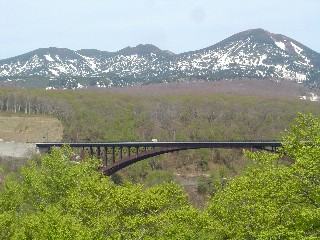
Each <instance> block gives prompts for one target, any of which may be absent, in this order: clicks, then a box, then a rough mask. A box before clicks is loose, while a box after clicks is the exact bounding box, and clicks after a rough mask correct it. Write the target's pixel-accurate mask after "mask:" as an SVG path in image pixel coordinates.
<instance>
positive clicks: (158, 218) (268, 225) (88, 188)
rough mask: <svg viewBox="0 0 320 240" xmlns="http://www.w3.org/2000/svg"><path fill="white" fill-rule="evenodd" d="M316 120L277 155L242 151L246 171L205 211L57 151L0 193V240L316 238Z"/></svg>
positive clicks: (291, 135) (174, 189)
mask: <svg viewBox="0 0 320 240" xmlns="http://www.w3.org/2000/svg"><path fill="white" fill-rule="evenodd" d="M319 146H320V119H317V118H313V117H312V116H311V115H300V116H299V118H298V119H297V125H294V126H292V128H291V131H290V132H288V133H287V135H286V137H284V141H283V153H286V155H287V157H286V158H287V159H288V157H289V158H290V160H293V163H291V164H289V162H288V161H284V160H283V156H282V155H283V154H274V153H267V152H255V153H251V152H246V154H247V156H248V157H250V158H251V159H252V164H251V165H250V167H249V168H248V169H247V170H246V171H245V172H244V173H242V174H241V175H239V176H238V177H236V178H234V179H232V180H228V181H227V182H226V184H225V185H224V186H223V187H222V188H220V189H218V190H217V192H216V193H215V195H214V196H213V197H212V199H211V200H210V202H209V204H208V206H207V207H206V209H205V210H204V211H200V210H198V209H195V208H194V207H192V206H191V205H190V204H189V203H188V201H187V200H186V196H185V194H184V193H183V191H182V189H181V187H179V186H178V185H176V184H174V183H164V184H162V185H156V186H154V187H151V188H147V189H144V188H143V187H142V186H141V185H136V184H130V183H125V184H122V185H116V184H114V183H113V182H112V181H111V180H110V178H108V177H104V176H103V175H101V174H100V173H98V172H97V171H96V169H97V167H98V165H99V163H98V162H97V161H96V160H94V159H86V160H85V161H83V162H81V163H79V164H78V163H75V162H72V161H70V159H72V153H71V150H70V149H68V148H63V149H59V150H55V151H53V152H52V153H51V154H50V155H46V156H44V157H43V158H42V160H41V164H40V163H38V162H36V161H31V162H30V164H29V166H28V167H24V168H23V169H22V173H21V178H20V179H16V178H13V177H10V176H7V177H6V179H5V181H4V184H3V186H2V188H1V190H0V194H1V195H0V238H1V239H319V236H320V210H319V207H320V158H319V156H320V148H319Z"/></svg>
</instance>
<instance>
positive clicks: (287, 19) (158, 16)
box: [0, 0, 320, 59]
mask: <svg viewBox="0 0 320 240" xmlns="http://www.w3.org/2000/svg"><path fill="white" fill-rule="evenodd" d="M319 25H320V0H219V1H215V0H0V32H1V37H0V59H5V58H9V57H13V56H16V55H19V54H23V53H26V52H29V51H32V50H35V49H37V48H45V47H61V48H69V49H72V50H79V49H85V48H94V49H99V50H103V51H110V52H113V51H118V50H120V49H122V48H125V47H127V46H132V47H133V46H136V45H137V44H140V43H142V44H146V43H150V44H154V45H156V46H157V47H159V48H161V49H164V50H170V51H172V52H174V53H181V52H185V51H191V50H198V49H201V48H204V47H208V46H210V45H213V44H215V43H217V42H219V41H221V40H223V39H225V38H227V37H229V36H231V35H233V34H235V33H238V32H241V31H244V30H247V29H252V28H263V29H266V30H268V31H270V32H272V33H281V34H284V35H286V36H288V37H291V38H293V39H295V40H297V41H299V42H301V43H302V44H304V45H306V46H307V47H309V48H311V49H313V50H315V51H317V52H320V26H319Z"/></svg>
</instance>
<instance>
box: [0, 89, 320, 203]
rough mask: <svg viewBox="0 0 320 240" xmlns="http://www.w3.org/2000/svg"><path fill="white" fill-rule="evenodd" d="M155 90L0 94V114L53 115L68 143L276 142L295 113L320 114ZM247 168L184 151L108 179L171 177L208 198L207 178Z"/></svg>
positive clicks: (220, 155)
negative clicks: (153, 140)
mask: <svg viewBox="0 0 320 240" xmlns="http://www.w3.org/2000/svg"><path fill="white" fill-rule="evenodd" d="M160 93H161V94H150V92H149V93H145V94H141V93H135V91H132V92H131V93H130V91H129V92H128V91H127V92H126V93H125V94H124V93H121V91H120V93H115V92H105V91H80V90H78V91H44V90H32V91H31V90H28V91H25V90H12V89H2V90H1V91H0V110H1V111H11V112H16V113H18V112H20V113H23V114H45V115H46V114H49V115H53V116H56V117H58V118H59V119H60V120H61V121H62V123H63V126H64V135H63V139H64V141H66V142H88V141H91V142H109V141H151V139H153V138H156V139H158V141H215V140H258V141H259V140H279V139H280V138H281V136H282V135H283V133H284V131H285V129H287V128H289V125H290V123H291V122H292V121H293V120H294V119H295V117H297V114H298V112H303V113H313V114H314V115H316V116H318V115H320V108H319V103H317V102H309V101H303V100H296V99H292V98H282V97H276V96H271V97H270V96H265V95H258V96H254V95H247V96H242V95H237V94H233V93H227V94H226V93H215V94H210V93H206V92H204V93H192V92H189V93H183V94H174V93H165V92H160ZM153 95H154V96H153ZM247 163H248V162H247V158H246V157H244V156H243V154H242V151H240V150H224V149H215V150H210V149H204V150H189V151H184V152H180V153H175V154H167V155H163V156H159V157H157V158H152V159H149V160H145V161H142V162H140V163H137V164H135V165H133V166H131V167H129V168H127V169H124V170H122V171H120V172H119V174H118V175H117V176H114V178H115V179H116V181H120V182H121V181H125V180H130V181H132V182H142V183H144V184H146V185H148V186H151V185H153V184H156V183H159V182H162V181H164V180H176V181H178V182H180V183H182V184H183V185H186V186H187V187H188V186H190V187H191V188H192V187H193V188H194V187H197V191H198V193H199V192H201V193H203V194H206V193H211V194H212V191H214V187H213V186H212V184H211V182H212V179H214V178H219V177H228V176H235V175H237V174H239V173H240V172H242V170H243V169H244V167H245V165H246V164H247ZM194 197H195V198H196V196H194ZM199 201H200V200H199Z"/></svg>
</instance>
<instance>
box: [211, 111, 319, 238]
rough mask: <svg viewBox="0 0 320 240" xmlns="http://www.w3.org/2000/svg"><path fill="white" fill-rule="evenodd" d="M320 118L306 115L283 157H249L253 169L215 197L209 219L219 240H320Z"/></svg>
mask: <svg viewBox="0 0 320 240" xmlns="http://www.w3.org/2000/svg"><path fill="white" fill-rule="evenodd" d="M319 121H320V119H318V118H314V117H312V115H303V114H301V115H300V116H299V118H298V119H297V124H296V125H293V126H292V127H291V131H289V132H288V133H287V135H286V136H285V137H284V140H283V149H282V151H283V153H285V154H286V155H288V156H289V157H291V158H292V159H293V160H294V163H293V164H289V165H288V164H283V160H282V158H281V157H282V155H281V154H275V153H268V152H255V153H251V152H246V155H247V156H248V157H249V158H251V159H252V161H253V163H252V165H251V166H250V167H249V168H248V169H247V170H246V171H245V172H244V173H243V174H242V175H240V176H239V177H237V178H235V179H233V180H230V181H229V182H228V184H227V186H226V187H225V188H223V189H222V190H221V191H218V192H217V193H216V194H215V195H214V197H213V198H212V200H211V202H210V204H209V206H208V208H207V211H206V214H208V217H209V218H210V219H211V222H212V223H211V226H212V227H213V228H215V229H216V230H215V231H214V234H217V235H216V236H217V238H218V239H219V238H220V239H225V238H233V239H318V237H319V234H320V210H319V206H320V205H319V203H320V202H319V200H320V187H319V181H320V164H319V163H320V162H319V161H320V160H319V159H320V158H319V156H320V148H319V143H320V124H319Z"/></svg>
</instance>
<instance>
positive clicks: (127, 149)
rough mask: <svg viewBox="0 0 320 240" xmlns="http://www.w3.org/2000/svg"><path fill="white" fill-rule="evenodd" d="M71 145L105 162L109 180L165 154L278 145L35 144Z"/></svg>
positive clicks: (50, 145)
mask: <svg viewBox="0 0 320 240" xmlns="http://www.w3.org/2000/svg"><path fill="white" fill-rule="evenodd" d="M64 145H68V146H70V147H71V148H74V149H80V152H81V153H80V155H81V158H84V156H85V155H89V156H95V157H97V158H100V159H101V160H102V166H101V168H100V170H101V171H102V172H103V173H104V174H105V175H107V176H110V175H112V174H113V173H115V172H117V171H119V170H120V169H122V168H125V167H127V166H129V165H131V164H134V163H136V162H139V161H141V160H143V159H147V158H150V157H154V156H158V155H161V154H165V153H170V152H177V151H183V150H188V149H201V148H238V149H239V148H240V149H264V150H268V151H276V150H277V149H278V148H279V147H281V143H280V142H278V141H214V142H108V143H55V142H53V143H46V142H45V143H36V146H37V147H38V149H39V150H40V152H48V151H50V149H51V148H53V147H62V146H64Z"/></svg>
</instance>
